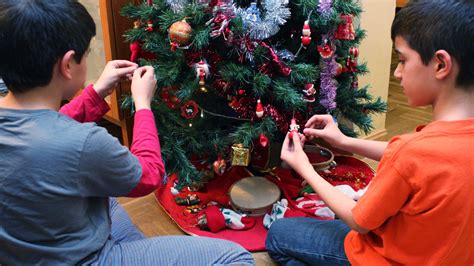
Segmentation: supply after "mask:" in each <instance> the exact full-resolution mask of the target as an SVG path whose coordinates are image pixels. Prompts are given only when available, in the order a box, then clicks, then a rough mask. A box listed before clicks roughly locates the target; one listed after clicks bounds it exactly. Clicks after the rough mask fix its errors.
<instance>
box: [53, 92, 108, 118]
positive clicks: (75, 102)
mask: <svg viewBox="0 0 474 266" xmlns="http://www.w3.org/2000/svg"><path fill="white" fill-rule="evenodd" d="M108 111H109V105H108V104H107V102H105V100H104V99H103V98H102V97H100V96H99V94H97V92H96V91H95V90H94V88H93V85H92V84H91V85H89V86H87V87H86V88H85V89H84V90H83V91H82V93H81V94H80V95H79V96H77V97H75V98H74V99H72V100H71V101H70V102H69V103H68V104H65V105H64V106H63V107H61V109H59V112H60V113H63V114H65V115H67V116H69V117H71V118H72V119H74V120H76V121H78V122H81V123H84V122H97V121H99V120H100V119H101V118H102V117H103V116H104V115H105V114H106V113H107V112H108Z"/></svg>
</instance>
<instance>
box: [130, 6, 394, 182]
mask: <svg viewBox="0 0 474 266" xmlns="http://www.w3.org/2000/svg"><path fill="white" fill-rule="evenodd" d="M361 11H362V10H361V7H360V5H359V4H358V3H357V1H352V0H319V1H318V0H297V1H291V2H288V1H287V0H262V1H259V2H250V1H245V0H236V1H232V0H210V1H209V0H193V1H188V0H148V1H144V2H143V3H142V4H140V5H134V4H129V5H127V6H125V7H123V9H122V15H124V16H127V17H129V18H131V19H132V20H133V21H135V22H134V27H133V28H131V29H130V30H128V31H127V32H126V33H125V37H126V39H127V41H128V42H130V43H131V45H130V49H131V52H132V58H131V60H132V61H136V62H138V63H139V64H140V65H152V66H154V67H155V71H156V78H157V81H158V82H157V84H158V90H157V95H156V99H155V101H154V103H153V107H152V108H153V111H154V113H155V117H156V121H157V127H158V130H159V133H160V140H161V145H162V153H163V158H164V161H165V165H166V169H167V172H168V173H177V174H178V175H179V178H180V179H179V180H180V181H179V184H178V188H179V187H182V186H184V185H188V184H191V183H192V182H193V181H199V180H201V179H202V178H203V176H205V175H209V172H211V173H212V171H214V172H215V173H216V174H219V175H220V174H222V172H223V171H224V170H225V169H226V168H228V167H230V165H229V164H232V165H246V164H248V159H249V158H248V156H249V151H250V150H251V149H253V148H255V146H256V145H261V146H267V145H268V143H270V142H272V141H275V142H281V141H282V140H283V138H284V136H285V134H286V133H287V132H288V129H289V127H290V124H292V122H293V125H291V127H292V128H297V127H298V126H299V127H300V128H302V126H303V125H304V124H305V122H306V120H307V119H309V118H310V117H311V116H313V115H314V114H331V115H332V116H333V117H334V119H335V120H336V121H339V123H338V125H339V127H340V128H341V130H342V131H343V132H344V133H345V134H346V135H350V136H357V132H358V130H357V128H358V129H360V130H361V131H362V132H364V133H368V132H369V131H370V130H371V129H372V120H371V117H370V114H371V113H377V112H383V111H385V109H386V104H385V103H384V102H383V101H381V99H373V97H372V96H371V95H370V94H369V93H368V91H367V87H363V88H359V86H358V82H357V77H358V75H361V74H364V73H366V72H367V71H368V70H367V67H366V65H365V63H359V62H358V60H357V58H358V54H359V50H358V48H357V47H358V46H359V44H360V42H361V40H362V39H363V38H364V35H365V32H364V31H363V30H362V29H360V28H357V27H355V26H354V19H355V18H357V17H358V16H359V14H360V13H361ZM123 106H124V108H132V107H133V103H132V99H131V98H130V97H128V98H125V99H124V101H123ZM132 111H133V110H132ZM341 121H346V122H345V123H341ZM347 121H348V122H349V123H347ZM295 123H296V125H295ZM352 125H355V126H356V129H354V127H352ZM231 158H232V160H231V161H230V159H231ZM201 166H204V169H211V170H207V171H206V170H204V171H203V170H202V168H203V167H201ZM205 166H209V167H208V168H206V167H205Z"/></svg>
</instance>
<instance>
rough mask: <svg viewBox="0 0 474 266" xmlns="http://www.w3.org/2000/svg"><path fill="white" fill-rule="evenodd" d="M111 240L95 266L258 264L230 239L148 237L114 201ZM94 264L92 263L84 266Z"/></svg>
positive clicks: (111, 210)
mask: <svg viewBox="0 0 474 266" xmlns="http://www.w3.org/2000/svg"><path fill="white" fill-rule="evenodd" d="M110 217H111V220H112V228H111V230H112V231H111V236H110V240H109V241H107V242H106V243H105V246H104V248H103V249H102V250H101V251H100V254H99V255H98V258H97V260H96V261H95V262H94V263H93V265H124V266H127V265H133V266H135V265H191V266H193V265H196V266H200V265H254V264H255V262H254V259H253V257H252V254H250V253H249V252H248V251H247V250H245V249H244V248H243V247H241V246H240V245H238V244H236V243H234V242H230V241H227V240H222V239H216V238H207V237H194V236H159V237H151V238H146V237H145V236H144V235H143V234H142V233H141V232H140V231H139V230H138V228H136V227H135V226H134V225H133V223H132V221H131V220H130V217H129V216H128V214H127V212H126V211H125V210H124V209H123V207H122V206H120V204H119V203H118V202H117V201H116V200H115V199H114V198H110ZM84 264H90V263H87V262H86V263H84Z"/></svg>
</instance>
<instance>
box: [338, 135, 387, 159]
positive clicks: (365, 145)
mask: <svg viewBox="0 0 474 266" xmlns="http://www.w3.org/2000/svg"><path fill="white" fill-rule="evenodd" d="M387 145H388V142H386V141H376V140H366V139H358V138H350V137H347V138H346V139H345V140H344V141H343V142H342V143H341V145H339V147H338V148H340V149H342V150H345V151H348V152H352V153H356V154H359V155H362V156H364V157H367V158H370V159H372V160H376V161H380V160H381V159H382V155H383V153H384V151H385V149H386V148H387Z"/></svg>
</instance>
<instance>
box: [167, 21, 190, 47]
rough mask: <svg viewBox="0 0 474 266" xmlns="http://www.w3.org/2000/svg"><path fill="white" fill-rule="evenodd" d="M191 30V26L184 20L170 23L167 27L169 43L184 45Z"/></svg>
mask: <svg viewBox="0 0 474 266" xmlns="http://www.w3.org/2000/svg"><path fill="white" fill-rule="evenodd" d="M192 32H193V30H192V28H191V26H190V25H189V24H188V23H187V22H186V20H184V19H183V20H181V21H177V22H175V23H173V24H171V27H170V29H169V38H170V41H171V43H172V44H173V43H175V44H176V45H178V46H179V45H186V44H188V42H189V39H190V38H191V33H192Z"/></svg>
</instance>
